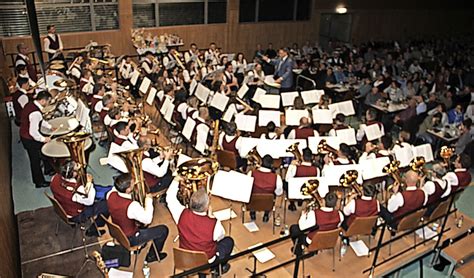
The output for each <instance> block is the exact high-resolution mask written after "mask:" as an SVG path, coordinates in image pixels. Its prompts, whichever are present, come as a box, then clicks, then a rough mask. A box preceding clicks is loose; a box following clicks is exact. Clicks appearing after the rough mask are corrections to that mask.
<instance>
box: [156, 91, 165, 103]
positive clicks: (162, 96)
mask: <svg viewBox="0 0 474 278" xmlns="http://www.w3.org/2000/svg"><path fill="white" fill-rule="evenodd" d="M156 97H157V98H158V99H159V100H160V101H163V98H164V97H165V91H163V90H159V91H158V93H156Z"/></svg>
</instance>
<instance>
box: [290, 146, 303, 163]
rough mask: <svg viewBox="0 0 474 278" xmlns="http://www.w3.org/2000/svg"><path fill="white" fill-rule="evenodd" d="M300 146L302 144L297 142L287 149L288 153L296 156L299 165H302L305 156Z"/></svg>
mask: <svg viewBox="0 0 474 278" xmlns="http://www.w3.org/2000/svg"><path fill="white" fill-rule="evenodd" d="M299 144H300V142H295V143H293V144H291V145H290V146H289V147H288V148H287V149H286V151H287V152H289V153H292V154H293V155H294V156H295V159H296V162H298V164H301V162H303V156H302V154H301V152H300V149H299V148H298V145H299Z"/></svg>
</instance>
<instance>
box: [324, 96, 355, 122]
mask: <svg viewBox="0 0 474 278" xmlns="http://www.w3.org/2000/svg"><path fill="white" fill-rule="evenodd" d="M328 107H329V110H331V111H332V113H333V114H332V116H333V118H335V117H336V115H337V114H339V113H342V114H344V116H352V115H355V110H354V105H353V103H352V100H347V101H341V102H336V103H332V104H329V105H328Z"/></svg>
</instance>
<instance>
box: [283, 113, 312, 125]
mask: <svg viewBox="0 0 474 278" xmlns="http://www.w3.org/2000/svg"><path fill="white" fill-rule="evenodd" d="M303 117H306V118H309V112H308V110H293V109H288V110H286V112H285V121H286V125H287V126H299V125H300V120H301V118H303Z"/></svg>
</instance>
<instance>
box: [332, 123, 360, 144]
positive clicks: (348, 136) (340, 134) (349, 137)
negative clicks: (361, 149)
mask: <svg viewBox="0 0 474 278" xmlns="http://www.w3.org/2000/svg"><path fill="white" fill-rule="evenodd" d="M336 137H337V138H339V140H340V141H341V142H344V143H346V144H347V145H349V146H353V145H356V144H357V139H356V133H355V129H353V128H352V127H351V128H344V129H338V130H336Z"/></svg>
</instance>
